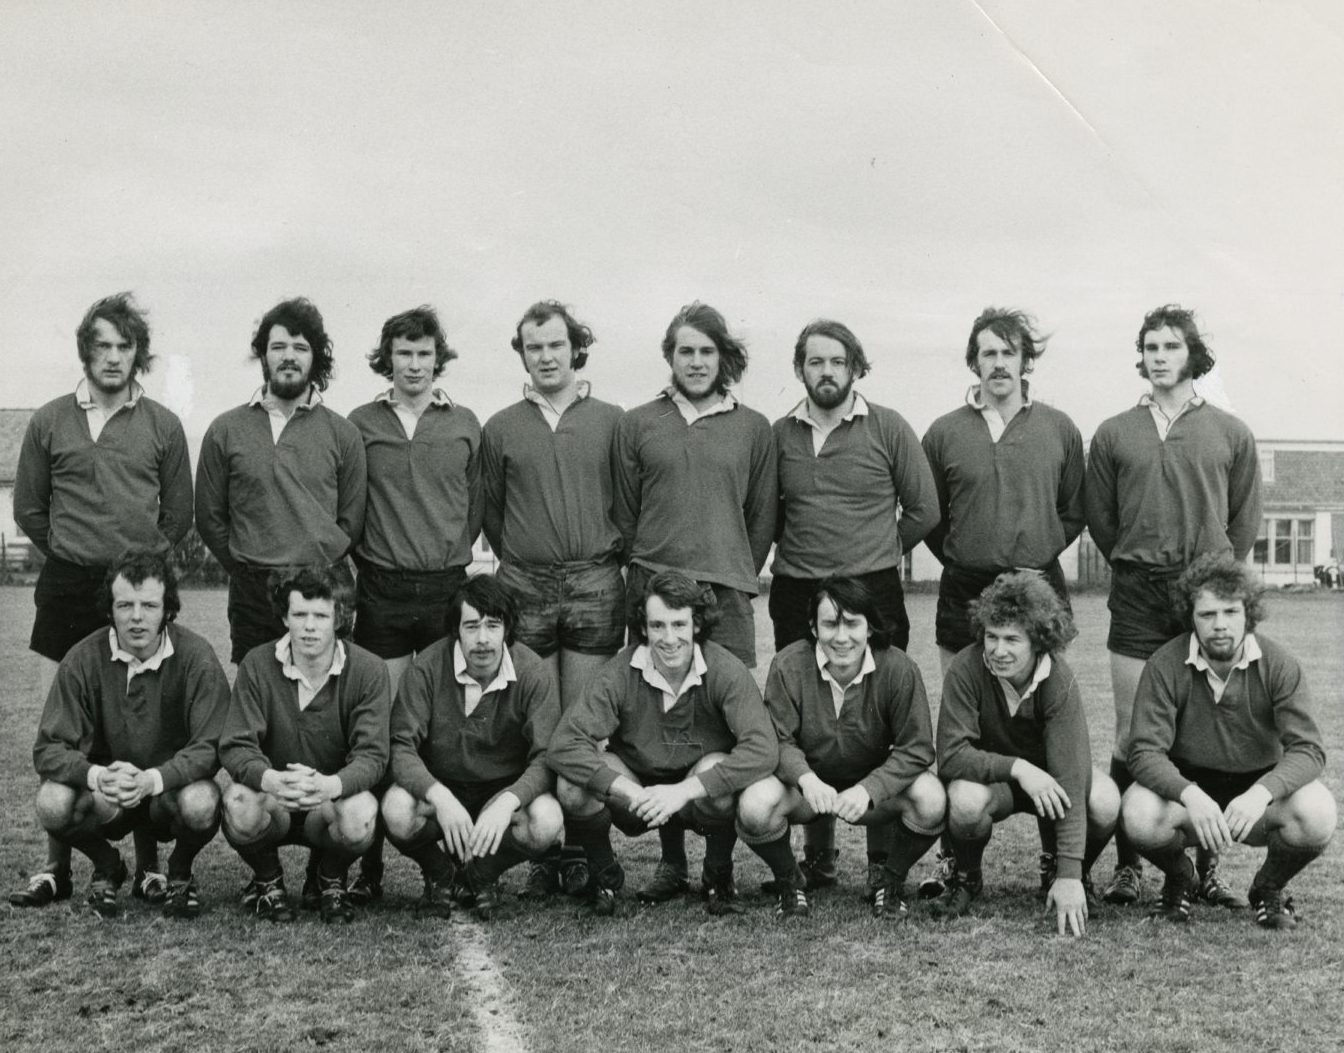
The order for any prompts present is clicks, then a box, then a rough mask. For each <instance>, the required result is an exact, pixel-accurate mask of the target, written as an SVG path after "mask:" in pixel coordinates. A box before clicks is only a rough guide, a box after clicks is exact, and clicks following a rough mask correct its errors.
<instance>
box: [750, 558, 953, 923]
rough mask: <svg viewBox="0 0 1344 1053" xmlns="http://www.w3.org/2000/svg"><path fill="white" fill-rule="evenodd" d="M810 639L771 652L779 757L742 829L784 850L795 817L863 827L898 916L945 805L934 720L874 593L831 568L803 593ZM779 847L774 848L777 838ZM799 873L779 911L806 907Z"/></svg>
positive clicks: (875, 891) (872, 882) (885, 897)
mask: <svg viewBox="0 0 1344 1053" xmlns="http://www.w3.org/2000/svg"><path fill="white" fill-rule="evenodd" d="M808 607H809V611H808V624H809V628H810V629H811V635H812V639H810V640H798V641H796V642H794V643H792V644H790V645H789V646H788V647H786V648H784V650H782V651H780V652H779V654H777V655H775V659H774V662H773V663H772V664H771V666H770V673H769V676H768V677H767V679H766V682H765V704H766V707H767V709H768V710H769V712H770V716H771V719H772V720H773V721H774V724H775V730H776V733H777V734H778V736H779V767H778V768H776V769H775V774H774V775H772V776H770V778H768V779H764V780H762V781H761V782H758V783H756V784H755V785H753V786H749V787H748V788H747V789H746V790H744V791H743V793H742V800H741V803H740V805H739V813H740V816H741V827H740V829H741V834H742V839H743V840H744V841H746V842H747V843H748V844H751V845H752V846H753V847H755V848H756V851H757V852H759V853H760V854H761V856H762V857H763V858H766V859H767V862H768V861H769V858H770V857H769V855H767V853H774V852H776V851H781V850H782V851H784V852H788V851H789V824H790V823H798V824H806V823H813V822H817V821H819V820H823V819H824V817H826V816H836V817H839V818H840V819H843V820H844V821H845V822H847V823H853V824H857V825H860V826H863V827H864V828H865V829H866V831H867V840H868V886H869V897H870V899H871V901H872V904H873V914H874V916H876V917H879V918H894V919H899V920H903V919H904V918H905V917H906V914H907V908H906V903H905V879H906V875H907V874H908V873H909V871H910V868H911V867H912V866H913V865H914V864H915V863H916V862H917V861H918V860H919V859H920V858H921V857H922V856H923V855H924V853H925V852H927V851H928V850H929V849H930V848H931V847H932V846H933V844H934V842H935V841H936V840H937V839H938V835H939V833H941V831H942V828H943V818H944V814H945V813H946V810H947V795H946V793H944V791H943V784H942V783H941V782H939V780H938V777H937V776H936V775H934V774H933V772H932V770H931V769H932V768H933V725H932V721H931V720H930V719H929V700H928V697H927V696H926V695H925V693H924V679H923V677H922V676H920V672H919V667H918V666H916V665H915V663H914V662H912V661H911V660H910V659H909V658H907V657H906V656H905V654H904V653H903V652H902V651H900V650H899V649H897V648H896V647H893V646H891V641H890V638H889V636H888V633H887V629H886V625H885V623H884V621H883V618H882V613H881V611H880V609H879V608H878V605H877V601H876V599H875V598H874V596H873V594H872V592H871V591H870V590H869V589H868V587H867V586H866V585H864V584H863V583H862V582H861V581H859V580H857V579H855V578H827V579H826V580H824V581H822V582H821V583H820V584H819V585H818V587H817V591H816V592H815V593H814V594H813V596H812V598H811V599H810V600H809V601H808ZM777 846H778V847H777ZM801 878H802V874H801V872H799V873H797V874H796V876H795V879H794V881H795V884H794V885H793V887H791V888H782V887H776V891H777V892H779V893H780V900H779V905H778V906H777V907H776V913H777V914H778V915H780V916H787V915H792V914H807V913H808V912H809V909H810V905H809V903H808V900H807V893H806V891H805V889H804V887H803V884H802V881H801Z"/></svg>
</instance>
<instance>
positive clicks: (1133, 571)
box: [1106, 561, 1186, 661]
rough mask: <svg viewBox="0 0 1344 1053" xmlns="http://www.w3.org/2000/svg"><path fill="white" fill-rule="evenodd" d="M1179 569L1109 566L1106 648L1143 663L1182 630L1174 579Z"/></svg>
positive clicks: (1129, 565)
mask: <svg viewBox="0 0 1344 1053" xmlns="http://www.w3.org/2000/svg"><path fill="white" fill-rule="evenodd" d="M1183 569H1184V568H1183V567H1148V566H1144V565H1142V564H1139V563H1125V562H1123V561H1120V562H1116V563H1114V564H1112V565H1111V595H1110V598H1109V599H1108V600H1107V601H1106V606H1107V608H1109V610H1110V612H1111V630H1110V632H1109V633H1108V634H1107V636H1106V648H1107V650H1109V651H1112V652H1113V653H1115V654H1119V655H1124V656H1125V657H1127V658H1140V659H1143V660H1144V661H1147V660H1148V659H1149V658H1151V657H1152V656H1153V652H1154V651H1156V650H1157V649H1158V648H1159V647H1161V646H1162V645H1163V644H1164V643H1166V642H1167V641H1169V640H1174V639H1176V637H1178V636H1180V635H1181V633H1183V632H1185V631H1186V626H1185V622H1184V621H1182V619H1181V616H1180V614H1179V613H1178V612H1179V610H1180V602H1179V599H1178V593H1177V591H1176V580H1177V578H1179V577H1180V574H1181V571H1182V570H1183Z"/></svg>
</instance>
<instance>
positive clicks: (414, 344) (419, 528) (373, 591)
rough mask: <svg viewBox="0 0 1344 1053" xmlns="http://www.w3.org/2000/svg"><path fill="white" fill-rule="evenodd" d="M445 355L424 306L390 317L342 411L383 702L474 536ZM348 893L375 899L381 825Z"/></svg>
mask: <svg viewBox="0 0 1344 1053" xmlns="http://www.w3.org/2000/svg"><path fill="white" fill-rule="evenodd" d="M456 357H457V352H456V351H454V350H453V349H452V348H451V347H449V346H448V341H447V340H446V339H445V337H444V334H443V327H442V326H441V325H440V324H439V318H438V315H437V314H435V312H434V308H432V307H429V306H421V307H416V308H413V309H411V310H409V311H404V312H402V313H401V314H398V315H394V316H393V317H391V318H389V319H388V320H387V321H386V322H384V323H383V330H382V334H381V336H380V337H379V340H378V346H377V347H376V348H374V349H373V351H372V352H371V353H370V354H369V356H368V359H369V368H370V369H372V370H373V371H374V372H375V373H377V374H379V375H380V376H383V377H386V378H387V379H389V380H390V381H391V382H392V386H391V387H390V388H389V389H388V390H387V391H385V392H383V393H382V394H381V395H379V396H378V397H377V398H376V399H374V400H373V401H372V402H369V403H366V404H365V405H363V406H360V407H358V408H357V409H356V410H355V411H354V412H352V413H351V414H350V423H352V424H353V425H354V426H355V427H356V428H358V429H359V433H360V435H361V436H362V438H363V440H364V452H365V456H366V457H367V460H368V505H367V511H366V515H365V517H364V536H363V538H362V539H361V540H360V542H359V545H358V547H357V548H356V549H355V554H354V555H355V563H356V565H357V566H358V568H359V578H358V580H357V582H356V592H355V632H354V640H355V643H357V644H359V645H360V646H361V647H364V648H367V649H368V650H370V651H372V652H373V653H374V654H376V655H378V657H380V658H381V659H383V661H384V662H386V663H387V672H388V676H389V677H390V678H391V690H392V696H393V697H394V698H395V697H396V693H397V684H398V683H399V682H400V680H401V676H402V674H403V673H404V672H405V671H406V669H407V668H408V667H409V666H410V664H411V659H412V658H413V657H414V656H415V655H416V654H417V653H418V652H420V651H423V650H425V649H426V648H427V647H429V646H430V645H431V644H432V643H434V642H435V641H436V640H439V639H441V638H442V637H443V635H444V632H445V631H446V630H445V619H446V618H447V616H448V604H449V602H450V601H451V600H452V598H453V594H454V593H455V592H457V590H458V589H459V588H461V586H462V583H463V582H465V581H466V580H467V566H468V564H470V563H471V546H472V545H473V544H474V542H475V541H476V535H477V534H479V533H480V530H481V426H480V423H479V422H478V421H477V420H476V414H474V413H472V412H471V410H469V409H467V407H465V406H459V405H457V404H455V403H454V402H453V400H452V399H450V398H449V397H448V394H447V393H446V392H445V391H443V390H442V389H441V388H436V387H435V386H434V381H435V379H436V378H437V377H439V376H440V375H441V374H442V373H443V371H444V368H445V367H446V366H447V365H448V363H449V362H450V361H452V360H453V359H455V358H456ZM349 893H350V898H351V900H352V902H354V903H355V904H356V905H362V904H365V903H368V902H369V901H370V900H374V899H379V898H381V897H382V894H383V836H382V829H381V827H380V828H379V830H378V832H377V833H376V834H375V836H374V842H373V846H372V847H371V848H370V849H369V851H368V852H367V853H366V854H365V855H364V857H363V859H362V860H361V861H360V867H359V873H358V874H357V875H356V876H355V878H354V879H353V880H352V881H351V883H350V888H349Z"/></svg>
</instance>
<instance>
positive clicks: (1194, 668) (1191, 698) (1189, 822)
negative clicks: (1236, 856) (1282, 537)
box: [1124, 552, 1336, 929]
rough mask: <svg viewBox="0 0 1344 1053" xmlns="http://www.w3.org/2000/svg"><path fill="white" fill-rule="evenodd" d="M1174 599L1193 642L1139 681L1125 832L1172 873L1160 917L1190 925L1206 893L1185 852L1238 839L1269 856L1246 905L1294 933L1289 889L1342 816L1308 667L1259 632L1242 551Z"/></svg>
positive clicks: (1215, 560) (1203, 561)
mask: <svg viewBox="0 0 1344 1053" xmlns="http://www.w3.org/2000/svg"><path fill="white" fill-rule="evenodd" d="M1176 592H1177V595H1178V597H1179V598H1180V600H1181V606H1182V613H1183V614H1184V615H1185V616H1186V619H1187V624H1188V625H1189V626H1190V631H1189V632H1188V633H1186V634H1182V635H1181V636H1178V637H1177V638H1176V639H1174V640H1172V641H1171V642H1170V643H1167V644H1165V645H1163V646H1162V647H1161V648H1159V649H1158V651H1157V652H1156V653H1155V654H1154V655H1153V657H1152V658H1150V659H1149V660H1148V663H1147V664H1146V665H1145V666H1144V669H1143V675H1142V676H1141V677H1140V678H1139V685H1138V690H1137V693H1136V695H1135V698H1134V719H1133V723H1132V725H1131V726H1130V733H1129V767H1130V770H1131V771H1132V772H1133V773H1134V785H1133V786H1131V787H1130V788H1129V790H1128V791H1127V792H1126V793H1125V799H1124V822H1125V826H1126V828H1127V829H1128V830H1129V835H1130V837H1131V838H1133V841H1134V843H1135V844H1136V845H1137V846H1138V847H1139V849H1140V850H1141V851H1142V852H1143V854H1144V855H1146V856H1147V857H1148V859H1149V860H1150V861H1151V862H1152V863H1153V865H1155V866H1156V867H1158V869H1160V870H1161V871H1162V872H1163V874H1165V875H1166V884H1165V885H1164V886H1163V889H1162V906H1161V907H1160V908H1159V910H1158V911H1157V913H1158V914H1159V915H1161V916H1162V917H1165V918H1166V919H1167V920H1169V921H1173V922H1178V923H1184V922H1187V921H1189V920H1190V913H1191V910H1192V908H1193V906H1194V900H1195V898H1196V896H1197V895H1198V893H1199V884H1200V883H1199V875H1198V872H1197V869H1196V866H1195V864H1194V863H1192V862H1191V861H1190V857H1189V856H1187V855H1186V846H1187V845H1189V844H1197V845H1198V846H1200V847H1201V848H1204V849H1209V850H1221V849H1226V848H1228V847H1229V846H1231V845H1232V844H1233V843H1234V842H1241V843H1243V844H1250V845H1267V846H1268V851H1267V852H1266V854H1265V862H1264V865H1263V866H1261V867H1260V869H1259V870H1258V871H1257V872H1256V875H1255V877H1254V879H1253V880H1252V881H1251V889H1250V893H1249V895H1248V896H1247V898H1248V899H1249V901H1250V904H1251V906H1252V907H1253V908H1254V910H1255V922H1256V924H1257V925H1259V926H1260V927H1261V928H1266V929H1291V928H1295V927H1296V925H1297V914H1296V912H1295V911H1294V909H1293V900H1292V897H1291V896H1287V895H1285V894H1284V889H1285V886H1286V885H1287V884H1288V882H1289V880H1291V879H1292V878H1293V876H1294V875H1296V874H1297V873H1298V872H1299V871H1300V870H1301V869H1302V868H1303V867H1305V866H1306V865H1307V864H1308V863H1310V862H1311V861H1312V860H1313V859H1315V858H1316V857H1317V856H1319V855H1320V854H1321V853H1322V852H1323V851H1324V850H1325V846H1326V845H1327V844H1329V842H1330V838H1331V837H1332V836H1333V835H1334V832H1335V815H1336V808H1335V801H1334V798H1333V797H1331V795H1330V791H1329V790H1328V789H1326V787H1325V785H1324V784H1323V783H1322V782H1321V781H1320V775H1321V772H1322V771H1323V770H1324V768H1325V751H1324V749H1323V746H1322V740H1321V733H1320V731H1319V730H1318V728H1317V727H1316V722H1315V720H1314V719H1313V717H1312V712H1311V699H1310V696H1309V693H1308V691H1307V685H1306V682H1305V680H1304V679H1303V676H1302V669H1301V667H1300V666H1299V665H1298V662H1297V660H1296V659H1295V658H1293V656H1292V655H1290V654H1288V652H1287V651H1285V650H1284V649H1283V648H1282V647H1280V646H1279V645H1278V644H1276V643H1274V641H1272V640H1270V639H1269V638H1268V637H1265V636H1261V635H1259V634H1257V633H1256V632H1255V628H1256V625H1257V623H1258V622H1259V621H1260V618H1261V617H1262V616H1263V614H1264V611H1263V609H1262V600H1261V589H1260V587H1259V586H1257V585H1256V583H1255V581H1254V579H1253V578H1252V577H1251V570H1250V568H1249V567H1247V566H1246V564H1245V563H1244V562H1243V561H1241V560H1239V559H1236V558H1234V557H1233V556H1232V555H1231V553H1227V552H1224V553H1221V554H1219V555H1205V556H1201V557H1199V558H1198V559H1196V560H1195V561H1194V562H1193V563H1191V564H1190V566H1189V568H1187V570H1186V571H1185V573H1184V574H1182V575H1181V577H1180V578H1179V579H1178V581H1177V585H1176Z"/></svg>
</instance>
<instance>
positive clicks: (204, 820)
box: [177, 779, 220, 832]
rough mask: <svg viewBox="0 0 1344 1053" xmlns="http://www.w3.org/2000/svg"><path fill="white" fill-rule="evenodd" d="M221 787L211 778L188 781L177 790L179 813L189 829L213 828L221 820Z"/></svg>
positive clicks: (202, 829) (202, 830)
mask: <svg viewBox="0 0 1344 1053" xmlns="http://www.w3.org/2000/svg"><path fill="white" fill-rule="evenodd" d="M219 807H220V793H219V787H218V786H216V785H215V783H214V782H213V781H212V780H210V779H201V780H199V781H197V782H191V783H188V784H187V785H186V786H183V787H182V789H180V790H179V791H178V792H177V814H178V816H179V817H180V819H181V822H182V825H183V826H185V827H187V829H189V830H197V831H201V832H204V831H206V830H212V829H214V827H215V824H216V823H218V822H219Z"/></svg>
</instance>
